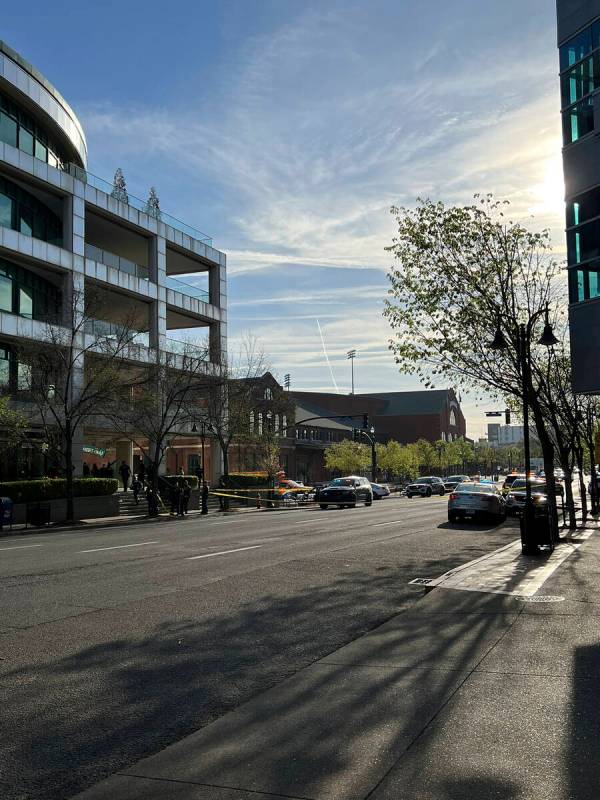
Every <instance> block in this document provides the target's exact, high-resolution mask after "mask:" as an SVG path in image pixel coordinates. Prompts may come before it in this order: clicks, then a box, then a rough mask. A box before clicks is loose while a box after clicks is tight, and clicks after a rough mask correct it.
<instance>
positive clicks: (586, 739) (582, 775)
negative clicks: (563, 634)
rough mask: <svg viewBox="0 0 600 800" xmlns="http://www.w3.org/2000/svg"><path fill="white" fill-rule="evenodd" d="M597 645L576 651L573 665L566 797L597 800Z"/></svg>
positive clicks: (599, 787)
mask: <svg viewBox="0 0 600 800" xmlns="http://www.w3.org/2000/svg"><path fill="white" fill-rule="evenodd" d="M599 678H600V642H599V643H598V644H596V645H592V646H588V647H579V648H577V650H576V652H575V659H574V664H573V685H572V707H571V726H570V728H571V730H570V736H569V737H568V747H567V748H566V753H565V757H566V762H567V763H566V769H567V772H568V775H569V785H570V793H569V797H573V798H576V800H598V796H599V795H600V705H599V703H598V680H599Z"/></svg>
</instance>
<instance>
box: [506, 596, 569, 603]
mask: <svg viewBox="0 0 600 800" xmlns="http://www.w3.org/2000/svg"><path fill="white" fill-rule="evenodd" d="M515 599H516V600H521V602H523V603H560V602H562V601H563V600H564V599H565V598H564V597H561V596H560V595H559V594H538V595H534V597H519V596H518V595H517V596H516V598H515Z"/></svg>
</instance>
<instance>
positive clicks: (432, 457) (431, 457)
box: [414, 439, 438, 470]
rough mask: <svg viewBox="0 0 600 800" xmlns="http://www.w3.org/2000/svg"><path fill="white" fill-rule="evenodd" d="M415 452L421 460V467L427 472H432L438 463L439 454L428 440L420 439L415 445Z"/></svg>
mask: <svg viewBox="0 0 600 800" xmlns="http://www.w3.org/2000/svg"><path fill="white" fill-rule="evenodd" d="M414 447H415V452H416V454H417V457H418V459H419V466H420V467H422V468H424V469H425V470H431V469H433V468H434V466H435V465H436V463H437V457H438V456H437V452H436V449H435V447H434V446H433V445H432V444H431V442H429V441H427V439H418V440H417V441H416V442H415V443H414Z"/></svg>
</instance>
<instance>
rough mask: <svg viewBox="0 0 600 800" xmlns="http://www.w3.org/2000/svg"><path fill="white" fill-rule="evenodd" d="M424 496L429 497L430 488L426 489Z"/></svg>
mask: <svg viewBox="0 0 600 800" xmlns="http://www.w3.org/2000/svg"><path fill="white" fill-rule="evenodd" d="M425 497H431V489H427V491H426V492H425Z"/></svg>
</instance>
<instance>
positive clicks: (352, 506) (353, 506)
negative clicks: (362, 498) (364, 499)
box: [348, 503, 356, 508]
mask: <svg viewBox="0 0 600 800" xmlns="http://www.w3.org/2000/svg"><path fill="white" fill-rule="evenodd" d="M348 508H356V503H350V505H349V506H348Z"/></svg>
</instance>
